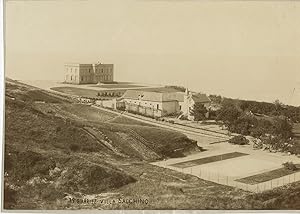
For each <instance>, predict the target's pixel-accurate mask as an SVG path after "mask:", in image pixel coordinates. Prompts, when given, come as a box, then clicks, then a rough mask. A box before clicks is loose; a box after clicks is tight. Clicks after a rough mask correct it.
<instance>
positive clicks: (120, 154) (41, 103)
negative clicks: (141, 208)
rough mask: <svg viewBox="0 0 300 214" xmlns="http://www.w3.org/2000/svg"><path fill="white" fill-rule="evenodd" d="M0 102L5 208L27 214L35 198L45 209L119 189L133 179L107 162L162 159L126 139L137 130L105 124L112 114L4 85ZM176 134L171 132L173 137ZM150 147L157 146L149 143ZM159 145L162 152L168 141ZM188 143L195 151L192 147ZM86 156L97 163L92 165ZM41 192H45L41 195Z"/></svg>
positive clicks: (184, 138) (150, 150)
mask: <svg viewBox="0 0 300 214" xmlns="http://www.w3.org/2000/svg"><path fill="white" fill-rule="evenodd" d="M5 103H6V109H5V123H6V124H5V174H6V176H5V202H6V203H5V208H12V207H14V208H22V209H28V208H30V209H32V208H36V207H40V205H38V203H39V202H37V199H38V201H45V202H46V201H47V203H50V204H51V203H56V201H57V200H58V199H61V200H62V199H63V197H65V194H66V193H70V194H71V193H72V192H73V193H74V192H82V193H89V194H91V193H100V192H103V191H105V190H111V189H115V188H119V187H121V186H124V185H127V184H129V183H131V182H135V181H136V179H135V178H133V177H132V176H130V175H128V174H127V173H125V172H124V171H123V170H122V169H120V168H119V167H118V166H117V165H115V164H112V163H109V162H110V161H111V160H127V161H134V160H150V159H151V160H153V159H160V158H162V157H167V154H164V153H162V152H160V150H159V152H157V151H155V148H157V146H151V145H144V144H143V143H142V142H140V141H139V140H138V139H136V138H133V137H131V136H130V134H128V133H129V132H128V131H131V132H133V130H134V129H136V128H137V127H138V126H137V125H133V126H130V128H125V127H124V125H122V126H120V125H117V124H108V123H105V121H106V120H107V119H110V118H113V117H114V116H115V115H113V114H109V113H106V112H101V111H99V110H95V109H93V108H91V107H89V106H85V105H81V104H76V103H74V104H73V103H71V102H70V101H68V100H64V99H60V98H59V97H56V96H52V95H51V94H49V93H48V92H44V91H40V90H37V89H35V88H31V87H28V86H26V85H22V84H18V83H15V82H14V83H8V84H6V98H5ZM89 127H93V128H89ZM95 127H97V128H95ZM149 128H150V127H149ZM158 131H159V130H158ZM154 132H155V131H154ZM120 133H123V136H125V138H122V137H121V136H120ZM177 135H180V134H179V133H178V134H176V133H174V137H175V138H176V136H177ZM137 136H139V135H137ZM180 136H181V135H180ZM140 137H141V136H140ZM149 137H150V136H149ZM149 137H147V138H148V139H150V138H149ZM141 138H142V137H141ZM181 138H182V139H183V140H184V141H187V143H188V142H189V140H188V139H187V138H186V137H183V136H181ZM132 139H135V144H133V143H132V142H133V141H132ZM142 139H143V138H142ZM147 142H148V141H147ZM151 143H152V144H154V145H155V144H158V143H160V142H159V141H158V139H156V140H152V139H151ZM164 143H165V144H166V145H165V146H166V148H168V146H169V144H171V141H170V142H164ZM189 143H190V148H192V147H193V148H194V149H195V146H196V145H195V144H192V142H191V141H190V142H189ZM183 145H184V146H185V145H186V144H183ZM162 147H164V145H162ZM193 148H192V149H193ZM156 152H157V153H156ZM86 154H89V155H90V156H93V154H95V155H96V156H97V157H101V159H102V160H101V161H100V162H99V161H97V162H96V163H94V162H93V160H91V159H89V158H86V156H85V155H86ZM149 154H150V155H149ZM151 154H152V155H151ZM112 162H114V161H112ZM32 187H35V188H32ZM43 189H48V191H47V192H48V193H42V192H43V191H42V190H43Z"/></svg>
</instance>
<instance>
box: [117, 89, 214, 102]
mask: <svg viewBox="0 0 300 214" xmlns="http://www.w3.org/2000/svg"><path fill="white" fill-rule="evenodd" d="M184 95H185V94H184V92H178V91H177V92H174V91H173V92H172V91H164V90H162V91H159V90H154V91H152V90H149V89H145V90H134V89H131V90H127V91H126V92H125V93H124V95H123V96H122V98H124V99H133V100H142V101H153V102H169V101H178V102H183V101H184ZM192 99H193V100H194V102H195V103H198V102H200V103H208V102H211V101H210V99H209V98H208V97H207V96H206V95H205V94H193V95H192Z"/></svg>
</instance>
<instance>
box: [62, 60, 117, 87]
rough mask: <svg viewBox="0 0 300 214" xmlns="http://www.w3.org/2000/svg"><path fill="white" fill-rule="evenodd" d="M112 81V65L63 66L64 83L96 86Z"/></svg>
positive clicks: (77, 64) (69, 64)
mask: <svg viewBox="0 0 300 214" xmlns="http://www.w3.org/2000/svg"><path fill="white" fill-rule="evenodd" d="M113 81H114V65H113V64H102V63H97V64H79V63H68V64H65V82H66V83H71V84H96V83H110V82H113Z"/></svg>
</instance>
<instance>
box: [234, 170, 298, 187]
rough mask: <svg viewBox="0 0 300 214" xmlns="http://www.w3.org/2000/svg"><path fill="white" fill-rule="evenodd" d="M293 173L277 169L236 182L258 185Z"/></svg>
mask: <svg viewBox="0 0 300 214" xmlns="http://www.w3.org/2000/svg"><path fill="white" fill-rule="evenodd" d="M293 173H295V171H292V170H288V169H285V168H279V169H274V170H271V171H268V172H264V173H260V174H256V175H253V176H249V177H245V178H241V179H238V180H236V181H238V182H242V183H245V184H258V183H262V182H265V181H270V180H272V179H276V178H280V177H283V176H285V175H291V174H293Z"/></svg>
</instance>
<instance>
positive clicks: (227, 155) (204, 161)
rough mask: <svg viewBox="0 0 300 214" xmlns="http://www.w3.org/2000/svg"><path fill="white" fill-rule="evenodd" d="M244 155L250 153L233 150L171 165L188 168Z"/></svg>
mask: <svg viewBox="0 0 300 214" xmlns="http://www.w3.org/2000/svg"><path fill="white" fill-rule="evenodd" d="M244 155H248V154H245V153H241V152H231V153H225V154H221V155H214V156H210V157H206V158H200V159H195V160H190V161H185V162H180V163H176V164H172V165H171V166H174V167H179V168H187V167H191V166H197V165H201V164H207V163H213V162H216V161H223V160H227V159H231V158H236V157H241V156H244Z"/></svg>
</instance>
